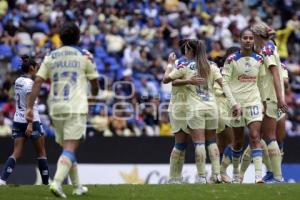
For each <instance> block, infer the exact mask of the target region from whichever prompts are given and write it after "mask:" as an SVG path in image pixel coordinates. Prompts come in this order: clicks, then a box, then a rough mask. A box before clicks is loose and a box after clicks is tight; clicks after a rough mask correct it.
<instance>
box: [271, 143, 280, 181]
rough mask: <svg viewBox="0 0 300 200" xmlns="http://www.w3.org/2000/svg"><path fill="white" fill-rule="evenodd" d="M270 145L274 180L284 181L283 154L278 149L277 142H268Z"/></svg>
mask: <svg viewBox="0 0 300 200" xmlns="http://www.w3.org/2000/svg"><path fill="white" fill-rule="evenodd" d="M267 144H268V150H269V156H270V160H271V164H272V169H273V174H274V178H275V179H276V180H280V181H281V179H282V173H281V153H280V150H279V147H278V144H277V142H276V140H271V141H268V142H267Z"/></svg>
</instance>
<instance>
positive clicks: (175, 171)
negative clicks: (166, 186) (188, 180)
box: [169, 130, 188, 183]
mask: <svg viewBox="0 0 300 200" xmlns="http://www.w3.org/2000/svg"><path fill="white" fill-rule="evenodd" d="M187 139H188V135H187V134H186V133H184V132H183V131H182V130H180V131H178V132H176V133H175V145H174V148H173V149H172V152H171V155H170V174H169V177H170V179H169V183H181V182H182V176H181V173H182V167H183V164H184V159H185V149H186V147H187Z"/></svg>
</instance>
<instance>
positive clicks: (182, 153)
mask: <svg viewBox="0 0 300 200" xmlns="http://www.w3.org/2000/svg"><path fill="white" fill-rule="evenodd" d="M184 161H185V150H183V151H181V153H180V159H179V166H178V172H179V173H180V177H182V168H183V165H184Z"/></svg>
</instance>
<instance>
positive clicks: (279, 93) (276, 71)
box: [269, 65, 288, 112]
mask: <svg viewBox="0 0 300 200" xmlns="http://www.w3.org/2000/svg"><path fill="white" fill-rule="evenodd" d="M269 69H270V71H271V73H272V76H273V83H274V87H275V92H276V97H277V101H278V107H279V108H280V109H281V110H282V112H287V108H288V107H287V104H286V103H285V100H284V98H283V93H282V91H283V88H281V84H280V83H281V82H280V75H279V73H280V72H279V68H278V67H277V66H275V65H272V66H270V67H269Z"/></svg>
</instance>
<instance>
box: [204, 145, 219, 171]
mask: <svg viewBox="0 0 300 200" xmlns="http://www.w3.org/2000/svg"><path fill="white" fill-rule="evenodd" d="M206 145H207V149H208V155H209V159H210V162H211V171H212V175H218V174H220V153H219V149H218V146H217V144H216V141H207V142H206Z"/></svg>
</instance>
